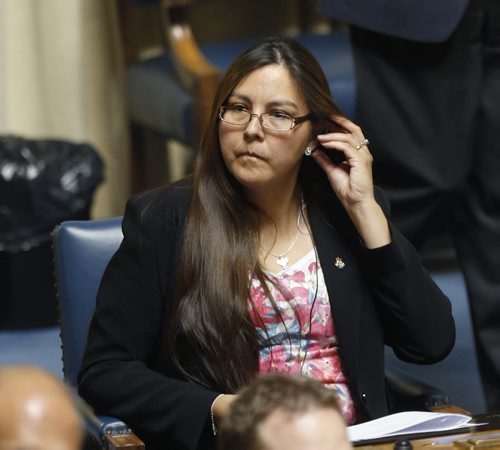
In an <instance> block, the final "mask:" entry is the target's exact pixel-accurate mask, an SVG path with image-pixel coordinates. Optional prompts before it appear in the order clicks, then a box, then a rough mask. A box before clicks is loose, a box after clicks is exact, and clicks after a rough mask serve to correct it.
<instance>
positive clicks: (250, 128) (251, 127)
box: [245, 114, 264, 135]
mask: <svg viewBox="0 0 500 450" xmlns="http://www.w3.org/2000/svg"><path fill="white" fill-rule="evenodd" d="M245 133H248V134H249V135H250V134H257V135H263V134H264V127H263V126H262V122H261V121H260V116H259V115H258V114H252V116H251V117H250V122H248V124H247V126H246V128H245Z"/></svg>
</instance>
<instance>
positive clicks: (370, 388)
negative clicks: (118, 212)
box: [79, 182, 454, 450]
mask: <svg viewBox="0 0 500 450" xmlns="http://www.w3.org/2000/svg"><path fill="white" fill-rule="evenodd" d="M190 196H191V187H190V183H186V182H183V183H181V184H177V185H175V186H173V187H168V188H161V189H159V190H156V191H153V192H149V193H145V194H141V195H139V196H136V197H135V198H133V199H132V200H131V201H129V203H128V205H127V209H126V213H125V216H124V221H123V233H124V240H123V243H122V244H121V246H120V248H119V250H118V252H117V253H116V254H115V255H114V257H113V258H112V260H111V262H110V264H109V266H108V268H107V270H106V272H105V275H104V278H103V281H102V284H101V287H100V290H99V294H98V299H97V308H96V312H95V315H94V318H93V320H92V323H91V327H90V332H89V340H88V345H87V349H86V353H85V356H84V361H83V367H82V371H81V373H80V384H79V391H80V394H81V395H82V397H83V398H84V399H85V400H87V401H88V402H89V403H90V404H91V405H92V406H93V407H94V408H95V409H96V411H97V412H99V413H104V414H109V415H113V416H116V417H119V418H121V419H122V420H124V421H126V422H127V423H128V424H129V425H131V426H132V427H133V428H134V431H136V432H137V433H138V434H139V435H140V436H141V437H142V438H143V439H144V440H145V441H146V443H147V445H148V446H147V448H148V449H149V450H151V449H156V448H158V449H165V448H175V449H202V448H206V449H209V448H214V445H215V444H214V439H213V436H211V434H210V426H209V423H210V419H209V416H210V406H211V403H212V402H213V400H214V399H215V397H216V396H217V395H218V394H219V392H218V389H217V387H216V386H214V388H213V389H212V390H209V389H206V388H203V387H201V386H199V385H196V384H193V383H190V382H186V381H185V380H184V379H183V377H182V375H181V374H180V373H179V372H178V371H177V370H176V369H175V368H174V367H173V366H172V364H171V363H170V361H169V360H168V357H167V354H166V350H165V340H164V337H163V334H164V328H165V327H164V323H165V322H166V321H168V320H169V319H168V309H169V306H170V304H169V302H171V301H172V295H171V292H172V290H173V289H174V285H175V269H176V267H177V261H178V252H179V244H180V241H181V239H180V238H181V234H182V228H183V224H184V220H185V217H186V214H187V210H188V207H189V202H190ZM306 200H307V202H308V213H309V217H310V222H311V227H312V232H313V236H314V240H315V242H316V247H317V250H318V253H319V259H320V263H321V266H322V269H323V272H324V277H325V282H326V285H327V288H328V294H329V299H330V304H331V308H332V315H333V319H334V321H335V324H336V330H337V334H338V339H339V346H340V353H341V358H342V362H343V367H344V371H345V373H346V374H347V376H348V379H349V383H350V389H351V392H352V396H353V398H354V401H355V402H356V405H357V411H358V415H359V417H360V418H361V419H368V418H374V417H380V416H383V415H385V414H387V412H388V410H387V402H386V392H385V378H384V344H388V345H390V346H392V347H393V348H394V350H395V352H396V354H397V355H398V356H399V357H401V358H402V359H404V360H406V361H412V362H415V363H430V362H434V361H437V360H439V359H441V358H443V357H444V356H445V355H446V354H447V353H448V352H449V351H450V349H451V347H452V345H453V342H454V324H453V319H452V316H451V308H450V303H449V300H448V299H447V298H446V297H445V296H444V294H443V293H442V292H441V291H440V290H439V288H438V287H437V286H436V285H435V284H434V282H433V281H432V279H431V278H430V276H429V275H428V274H427V272H425V270H424V269H423V268H422V266H421V264H420V259H419V257H418V255H417V253H416V251H415V249H414V248H413V247H412V246H411V245H410V244H409V242H408V241H406V240H405V239H404V238H403V237H402V235H401V234H400V233H399V232H398V231H397V230H395V229H392V235H393V242H392V243H391V244H389V245H387V246H384V247H382V248H379V249H375V250H367V249H366V248H365V247H364V246H363V245H362V244H361V242H360V241H359V239H358V237H357V234H356V233H355V232H354V228H353V226H352V224H351V222H350V221H349V219H348V217H347V215H346V214H345V212H344V210H343V208H342V207H341V206H340V203H339V202H338V200H337V199H336V197H335V196H334V195H333V194H332V193H331V192H329V193H328V195H325V196H324V198H319V199H318V198H315V199H307V197H306ZM337 257H341V258H342V260H343V261H344V262H345V268H344V269H342V270H340V269H338V268H337V267H335V259H336V258H337ZM184 352H185V353H186V354H187V357H188V359H189V356H191V360H190V361H189V363H190V364H191V366H192V367H191V369H192V370H193V371H194V372H196V371H197V370H201V368H200V365H199V363H197V360H196V357H195V356H194V355H191V354H190V352H189V349H184Z"/></svg>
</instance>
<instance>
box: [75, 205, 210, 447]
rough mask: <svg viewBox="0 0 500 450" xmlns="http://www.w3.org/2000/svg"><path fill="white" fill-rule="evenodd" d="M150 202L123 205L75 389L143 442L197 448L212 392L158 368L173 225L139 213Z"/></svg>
mask: <svg viewBox="0 0 500 450" xmlns="http://www.w3.org/2000/svg"><path fill="white" fill-rule="evenodd" d="M149 200H150V199H148V198H147V196H140V197H136V198H135V199H132V200H130V201H129V202H128V204H127V208H126V212H125V215H124V220H123V226H122V227H123V234H124V239H123V242H122V244H121V246H120V248H119V250H118V251H117V253H116V254H115V255H114V256H113V258H112V259H111V261H110V263H109V265H108V267H107V269H106V271H105V274H104V277H103V280H102V283H101V286H100V288H99V292H98V297H97V306H96V311H95V314H94V317H93V319H92V322H91V326H90V330H89V336H88V343H87V348H86V352H85V356H84V360H83V364H82V369H81V372H80V375H79V393H80V395H81V396H82V397H83V398H84V399H85V400H86V401H87V402H88V403H89V404H90V405H92V406H93V407H94V408H95V410H96V411H97V413H99V414H106V415H111V416H115V417H117V418H119V419H121V420H124V421H125V422H126V423H128V424H129V425H130V426H131V427H132V428H133V429H134V431H136V432H137V433H138V434H139V435H140V436H141V437H142V438H143V439H145V440H147V439H151V440H154V441H157V442H168V443H171V444H175V448H186V449H195V448H196V447H197V444H198V442H199V440H200V439H201V436H202V434H203V433H206V428H207V427H206V425H207V420H208V418H209V415H210V406H211V404H212V402H213V400H214V399H215V398H216V396H217V395H218V393H216V392H212V391H210V390H207V389H205V388H203V387H201V386H198V385H195V384H193V383H189V382H187V381H184V380H182V379H181V377H179V376H178V374H170V376H168V375H166V374H165V373H161V372H160V371H158V370H157V369H156V365H155V361H157V359H158V351H159V348H160V341H161V336H162V331H163V327H164V324H163V321H164V320H165V318H164V308H165V302H168V295H164V294H165V293H163V292H162V286H164V285H167V284H168V283H167V282H166V281H165V279H163V277H164V276H165V274H168V273H169V272H170V268H169V267H168V264H172V263H171V262H170V261H172V260H173V258H174V253H175V251H174V248H175V241H176V239H177V236H178V234H179V230H175V229H172V228H174V227H173V226H172V223H173V222H169V221H168V217H172V215H171V214H170V215H169V212H168V211H166V214H165V215H164V216H165V217H167V222H165V220H163V219H160V218H159V216H158V215H157V214H155V213H154V212H153V213H145V205H146V204H147V203H148V201H149ZM169 224H170V225H169ZM160 237H161V239H160ZM160 240H161V244H159V241H160ZM160 261H161V263H160ZM164 261H167V263H165V262H164ZM164 297H167V298H164ZM165 357H166V356H165Z"/></svg>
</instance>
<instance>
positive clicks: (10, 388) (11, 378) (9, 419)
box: [0, 366, 83, 450]
mask: <svg viewBox="0 0 500 450" xmlns="http://www.w3.org/2000/svg"><path fill="white" fill-rule="evenodd" d="M0 399H1V401H0V448H1V449H2V450H3V449H5V450H18V449H19V450H20V449H23V450H25V449H26V450H78V449H80V447H81V443H82V435H83V431H82V428H81V422H80V417H79V414H78V412H77V409H76V406H75V403H74V400H73V396H72V394H71V392H70V391H69V389H68V388H67V387H66V385H65V384H64V383H63V381H62V380H59V379H58V378H56V377H55V376H54V375H52V374H50V373H48V372H46V371H44V370H42V369H39V368H36V367H31V366H5V367H0Z"/></svg>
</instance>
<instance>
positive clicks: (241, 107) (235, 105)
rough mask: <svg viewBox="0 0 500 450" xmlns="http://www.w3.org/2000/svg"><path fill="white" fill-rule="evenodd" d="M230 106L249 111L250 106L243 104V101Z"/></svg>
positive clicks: (234, 108) (236, 109)
mask: <svg viewBox="0 0 500 450" xmlns="http://www.w3.org/2000/svg"><path fill="white" fill-rule="evenodd" d="M229 108H231V109H232V110H233V111H242V112H243V111H248V108H247V107H246V105H243V104H241V103H235V104H234V105H230V106H229Z"/></svg>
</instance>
